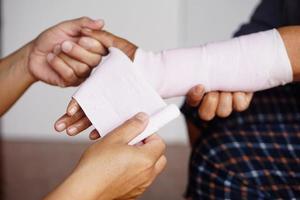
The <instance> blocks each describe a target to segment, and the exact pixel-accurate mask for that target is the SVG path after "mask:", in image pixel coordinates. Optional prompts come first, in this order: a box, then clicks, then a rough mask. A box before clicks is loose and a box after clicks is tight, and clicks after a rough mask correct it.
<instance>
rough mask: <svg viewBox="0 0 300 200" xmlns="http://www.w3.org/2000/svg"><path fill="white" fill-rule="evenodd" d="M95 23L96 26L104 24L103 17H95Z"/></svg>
mask: <svg viewBox="0 0 300 200" xmlns="http://www.w3.org/2000/svg"><path fill="white" fill-rule="evenodd" d="M95 23H96V24H97V25H98V26H103V25H104V20H103V19H97V20H95Z"/></svg>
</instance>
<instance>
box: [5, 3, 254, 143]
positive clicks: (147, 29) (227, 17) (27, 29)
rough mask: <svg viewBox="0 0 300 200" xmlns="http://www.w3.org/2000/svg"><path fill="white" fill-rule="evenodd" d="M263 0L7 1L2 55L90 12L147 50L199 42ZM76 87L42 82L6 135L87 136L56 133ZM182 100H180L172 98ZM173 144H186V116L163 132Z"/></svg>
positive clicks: (232, 26)
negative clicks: (54, 26) (59, 118)
mask: <svg viewBox="0 0 300 200" xmlns="http://www.w3.org/2000/svg"><path fill="white" fill-rule="evenodd" d="M258 1H259V0H242V1H241V0H126V1H125V0H123V1H121V0H85V1H81V0H72V1H71V0H51V1H50V0H48V1H46V0H25V1H20V0H3V1H2V3H3V6H2V13H3V29H2V30H3V41H2V44H3V45H2V47H3V51H2V52H3V54H4V55H7V54H8V53H10V52H12V51H14V50H16V49H17V48H18V47H20V46H22V45H23V44H25V43H26V42H28V41H30V40H32V39H33V38H34V37H36V36H37V35H38V34H39V33H40V32H41V31H43V30H44V29H46V28H47V27H49V26H51V25H54V24H56V23H58V22H60V21H62V20H65V19H71V18H77V17H80V16H90V17H92V18H102V19H105V21H106V24H107V26H106V28H107V29H108V30H109V31H111V32H113V33H115V34H117V35H120V36H123V37H125V38H128V39H129V40H131V41H133V42H135V43H136V44H138V45H139V46H142V47H143V48H145V49H151V50H159V49H164V48H174V47H183V46H195V45H197V44H202V43H205V42H208V41H213V40H221V39H226V38H229V37H230V36H231V35H232V33H233V32H234V31H235V30H236V29H237V28H238V26H239V24H240V23H242V22H245V21H247V20H248V18H249V16H250V14H251V12H252V10H253V8H254V7H255V5H256V4H257V3H258ZM73 92H74V89H59V88H55V87H50V86H47V85H45V84H43V83H38V84H36V85H34V86H33V87H31V88H30V89H29V90H28V92H27V93H26V94H25V95H24V96H23V98H22V99H21V100H20V101H19V102H18V103H17V104H16V105H15V106H14V107H13V108H12V109H11V110H10V111H9V112H8V113H7V114H6V115H5V116H4V117H3V118H2V133H3V137H4V139H22V140H43V139H46V140H66V139H67V140H68V141H74V140H78V139H79V140H84V139H86V138H87V134H82V135H81V136H79V137H76V138H70V137H67V136H65V135H63V134H57V133H56V132H55V131H54V129H53V122H54V121H55V120H56V119H57V117H58V116H60V115H61V114H62V113H63V111H64V110H65V107H66V105H67V103H68V101H69V98H70V96H71V95H72V93H73ZM171 101H172V102H176V103H178V104H180V103H181V101H182V99H174V100H171ZM160 134H161V135H162V136H163V137H164V138H165V139H166V141H167V142H169V143H174V142H176V143H178V142H180V143H186V130H185V125H184V121H183V118H180V119H178V120H177V121H175V122H173V123H171V124H170V125H168V126H166V127H165V128H163V129H162V130H161V131H160Z"/></svg>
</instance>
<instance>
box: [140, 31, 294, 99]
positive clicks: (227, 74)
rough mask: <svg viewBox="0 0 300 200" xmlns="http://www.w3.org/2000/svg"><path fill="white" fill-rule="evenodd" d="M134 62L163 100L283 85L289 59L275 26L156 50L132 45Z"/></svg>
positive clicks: (287, 77) (287, 76) (288, 73)
mask: <svg viewBox="0 0 300 200" xmlns="http://www.w3.org/2000/svg"><path fill="white" fill-rule="evenodd" d="M134 64H135V65H136V66H138V67H140V71H141V72H142V74H143V75H144V77H145V78H146V79H147V80H148V82H149V83H150V84H151V85H152V86H153V87H154V88H155V90H156V91H157V92H158V93H159V94H160V95H161V96H162V97H164V98H168V97H176V96H183V95H186V94H187V92H188V91H189V90H190V89H191V88H192V87H193V86H195V85H198V84H202V85H204V87H205V89H206V91H218V90H219V91H231V92H233V91H245V92H254V91H259V90H264V89H269V88H272V87H276V86H279V85H284V84H286V83H289V82H291V81H292V79H293V72H292V67H291V63H290V60H289V57H288V54H287V51H286V48H285V46H284V43H283V40H282V38H281V36H280V34H279V33H278V31H277V30H276V29H273V30H270V31H265V32H259V33H255V34H250V35H246V36H241V37H237V38H234V39H231V40H228V41H224V42H217V43H211V44H206V45H203V46H200V47H195V48H188V49H175V50H167V51H162V52H159V53H153V52H146V51H144V50H142V49H138V50H137V52H136V55H135V60H134Z"/></svg>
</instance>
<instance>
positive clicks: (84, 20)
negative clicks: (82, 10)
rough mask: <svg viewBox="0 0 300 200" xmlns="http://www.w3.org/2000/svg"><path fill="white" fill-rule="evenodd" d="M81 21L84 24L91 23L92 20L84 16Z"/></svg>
mask: <svg viewBox="0 0 300 200" xmlns="http://www.w3.org/2000/svg"><path fill="white" fill-rule="evenodd" d="M80 21H82V22H88V21H90V18H89V17H87V16H82V17H80Z"/></svg>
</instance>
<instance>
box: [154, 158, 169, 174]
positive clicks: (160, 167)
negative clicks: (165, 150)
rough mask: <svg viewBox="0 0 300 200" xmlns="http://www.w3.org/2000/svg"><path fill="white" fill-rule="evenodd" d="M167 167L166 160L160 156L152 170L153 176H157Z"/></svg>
mask: <svg viewBox="0 0 300 200" xmlns="http://www.w3.org/2000/svg"><path fill="white" fill-rule="evenodd" d="M166 166H167V158H166V156H164V155H162V156H161V157H160V158H159V159H158V161H157V162H156V163H155V166H154V170H155V174H156V175H159V174H160V173H161V172H162V171H163V170H164V169H165V168H166Z"/></svg>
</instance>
